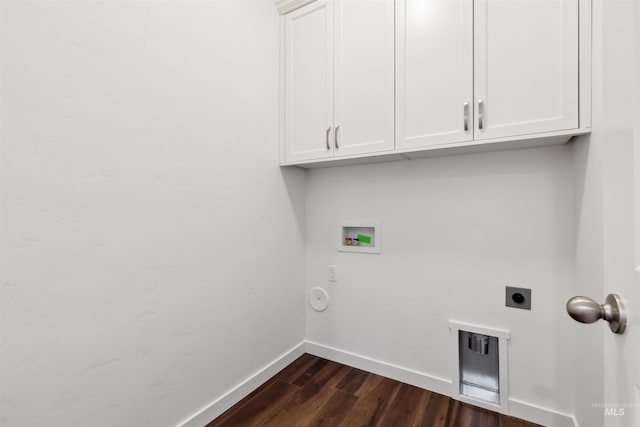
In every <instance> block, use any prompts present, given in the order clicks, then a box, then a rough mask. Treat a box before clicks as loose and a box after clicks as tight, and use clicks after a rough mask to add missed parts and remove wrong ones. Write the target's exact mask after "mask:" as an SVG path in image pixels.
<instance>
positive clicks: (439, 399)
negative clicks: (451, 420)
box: [418, 393, 451, 427]
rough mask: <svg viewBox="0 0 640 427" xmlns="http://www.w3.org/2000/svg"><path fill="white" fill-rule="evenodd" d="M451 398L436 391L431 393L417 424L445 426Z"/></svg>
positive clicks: (428, 426)
mask: <svg viewBox="0 0 640 427" xmlns="http://www.w3.org/2000/svg"><path fill="white" fill-rule="evenodd" d="M450 405H451V399H450V398H449V397H447V396H443V395H441V394H438V393H431V396H430V398H429V401H428V403H427V407H426V408H425V411H424V415H423V416H422V420H421V421H420V423H419V424H418V425H419V426H421V427H446V425H447V415H448V414H449V406H450Z"/></svg>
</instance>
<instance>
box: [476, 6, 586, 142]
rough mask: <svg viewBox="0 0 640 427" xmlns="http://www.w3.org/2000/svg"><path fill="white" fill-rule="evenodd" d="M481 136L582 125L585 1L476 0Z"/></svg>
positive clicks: (542, 130) (488, 136)
mask: <svg viewBox="0 0 640 427" xmlns="http://www.w3.org/2000/svg"><path fill="white" fill-rule="evenodd" d="M474 8H475V11H474V19H475V21H474V24H475V27H474V31H475V46H474V49H475V52H474V53H475V74H474V78H475V82H474V84H475V86H474V91H475V103H474V108H475V110H476V114H475V131H474V132H475V134H474V139H477V140H481V139H487V138H498V137H505V136H516V135H526V134H533V133H541V132H553V131H560V130H566V129H575V128H577V127H578V0H518V1H513V0H475V2H474Z"/></svg>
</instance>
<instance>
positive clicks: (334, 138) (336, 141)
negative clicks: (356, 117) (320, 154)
mask: <svg viewBox="0 0 640 427" xmlns="http://www.w3.org/2000/svg"><path fill="white" fill-rule="evenodd" d="M338 130H340V125H338V126H336V131H335V132H334V134H333V145H335V147H336V150H337V149H338V148H340V145H338Z"/></svg>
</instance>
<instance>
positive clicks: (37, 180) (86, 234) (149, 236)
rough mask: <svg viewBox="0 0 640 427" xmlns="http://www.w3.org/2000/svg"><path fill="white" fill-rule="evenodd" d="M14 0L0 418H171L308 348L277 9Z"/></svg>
mask: <svg viewBox="0 0 640 427" xmlns="http://www.w3.org/2000/svg"><path fill="white" fill-rule="evenodd" d="M1 4H2V25H1V31H2V34H1V38H2V46H1V47H2V93H1V99H2V126H1V127H2V282H1V286H2V297H1V299H2V302H1V304H2V306H1V311H2V318H1V325H2V326H1V327H2V330H1V333H2V340H1V342H2V356H1V359H2V365H1V377H2V381H1V383H2V386H1V387H2V390H1V393H2V396H1V400H2V408H1V409H0V413H1V421H0V424H2V425H7V426H9V425H10V426H34V425H50V426H71V425H85V426H86V425H93V426H100V425H103V426H121V427H127V426H136V427H137V426H144V425H148V426H163V425H175V424H176V423H178V422H179V421H181V420H183V419H185V418H186V417H188V416H190V415H191V414H193V413H194V412H195V411H197V410H199V409H200V408H201V407H203V406H205V405H206V404H208V403H210V402H211V401H212V400H214V399H215V398H217V397H219V396H220V395H221V394H222V393H224V392H226V391H228V390H229V389H230V388H232V387H233V386H235V385H237V384H238V383H239V382H240V381H242V380H243V379H245V378H246V377H247V376H249V375H250V374H252V373H253V372H255V371H256V370H257V369H259V368H261V367H263V366H264V365H265V364H267V363H269V362H270V361H272V360H273V359H274V358H275V357H277V356H279V355H280V354H281V353H282V352H284V351H286V350H288V349H289V348H291V347H292V346H293V345H295V344H297V343H298V342H300V341H301V340H302V339H303V337H304V302H303V286H302V283H303V280H304V276H303V269H304V258H303V253H304V248H303V235H302V233H303V231H304V225H303V221H304V181H305V177H304V173H303V172H302V171H300V170H291V169H288V170H284V171H280V169H279V168H278V166H277V163H278V142H277V133H278V129H277V124H278V118H277V114H278V113H277V107H278V102H277V100H278V43H277V40H278V39H277V37H278V18H277V13H276V10H275V8H274V7H273V3H272V2H271V1H270V0H264V1H213V2H153V1H130V2H85V1H77V2H69V1H60V2H57V1H51V2H24V1H18V2H13V1H2V2H1Z"/></svg>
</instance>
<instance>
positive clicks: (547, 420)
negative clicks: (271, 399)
mask: <svg viewBox="0 0 640 427" xmlns="http://www.w3.org/2000/svg"><path fill="white" fill-rule="evenodd" d="M305 348H306V352H307V353H309V354H312V355H314V356H318V357H323V358H325V359H329V360H333V361H334V362H338V363H342V364H344V365H348V366H352V367H354V368H358V369H362V370H363V371H368V372H372V373H374V374H378V375H382V376H384V377H388V378H391V379H393V380H396V381H402V382H404V383H407V384H411V385H414V386H416V387H420V388H424V389H427V390H429V391H433V392H436V393H440V394H443V395H445V396H449V397H451V398H452V399H458V397H459V396H458V395H452V394H451V391H452V390H453V387H452V383H451V380H449V379H446V378H440V377H437V376H434V375H430V374H425V373H423V372H418V371H414V370H412V369H407V368H403V367H401V366H397V365H393V364H391V363H387V362H382V361H380V360H375V359H371V358H369V357H366V356H362V355H359V354H354V353H350V352H348V351H344V350H340V349H337V348H333V347H329V346H326V345H322V344H318V343H315V342H311V341H307V342H306V347H305ZM508 406H509V415H511V416H513V417H516V418H521V419H523V420H527V421H531V422H533V423H536V424H540V425H543V426H547V427H578V423H577V422H576V420H575V419H574V417H573V416H571V415H567V414H562V413H560V412H557V411H554V410H551V409H547V408H542V407H540V406H537V405H533V404H530V403H526V402H522V401H519V400H516V399H509V405H508Z"/></svg>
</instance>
